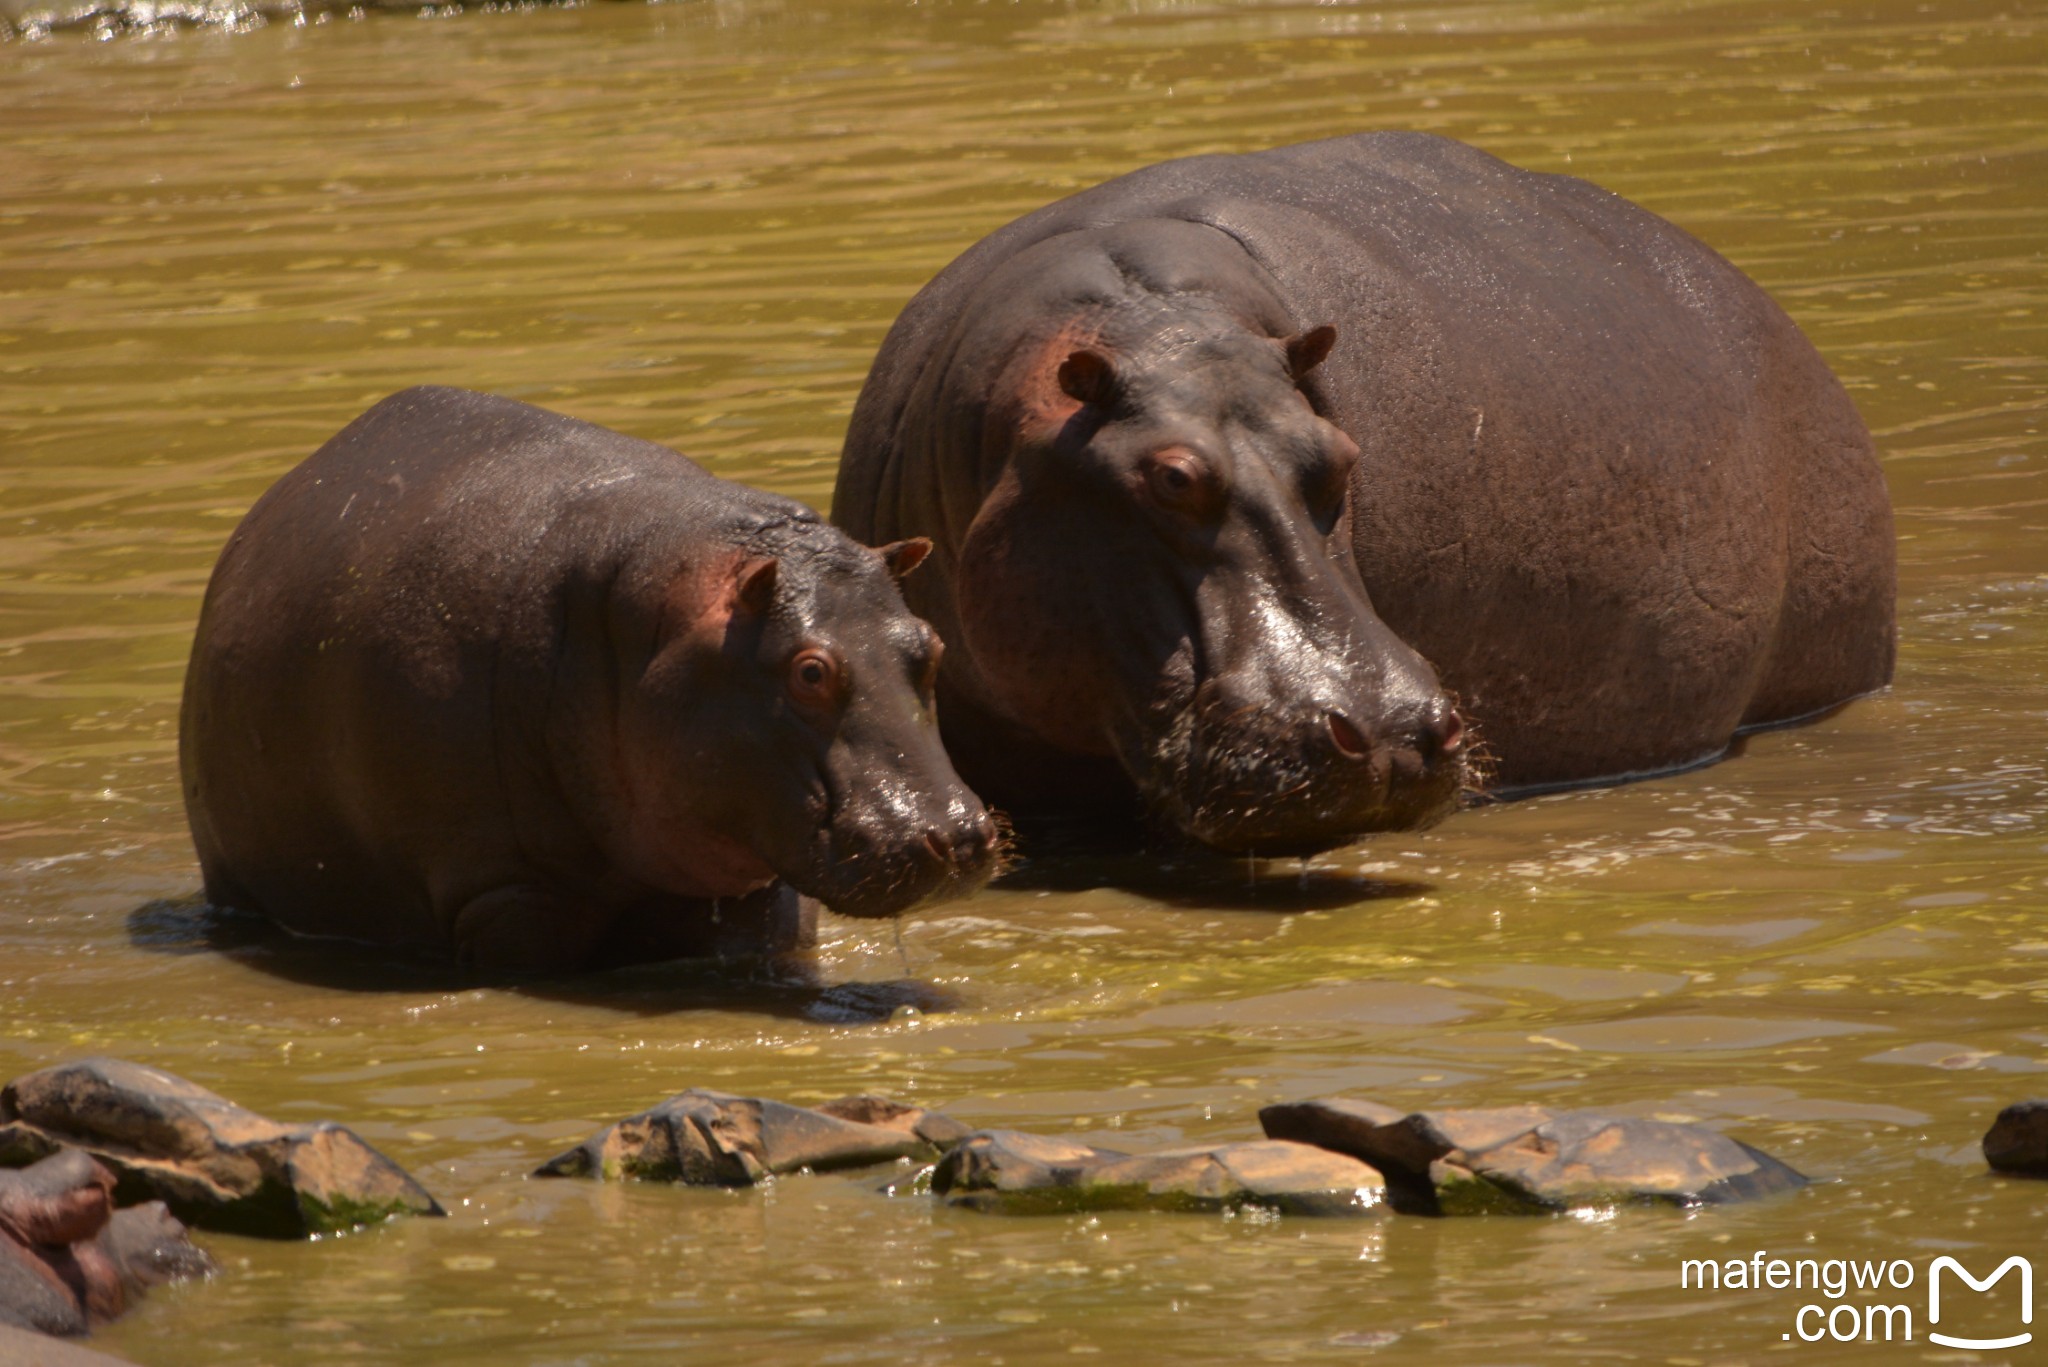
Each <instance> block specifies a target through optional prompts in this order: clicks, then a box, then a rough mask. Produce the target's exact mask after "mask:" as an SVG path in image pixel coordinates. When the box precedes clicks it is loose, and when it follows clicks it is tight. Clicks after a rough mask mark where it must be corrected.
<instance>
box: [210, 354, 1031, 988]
mask: <svg viewBox="0 0 2048 1367" xmlns="http://www.w3.org/2000/svg"><path fill="white" fill-rule="evenodd" d="M928 549H929V546H928V544H927V543H926V542H925V541H923V540H919V539H904V540H898V541H896V542H893V543H891V544H889V545H885V546H883V547H881V548H880V549H879V550H873V549H869V548H867V547H864V546H860V545H857V544H855V543H854V542H853V541H852V540H850V539H849V538H848V537H847V536H846V535H845V534H844V533H842V532H840V531H839V530H838V529H837V528H834V527H832V526H831V525H830V524H828V523H826V522H825V521H823V520H822V519H821V518H820V517H819V516H818V515H817V514H816V513H814V512H812V511H811V510H809V509H807V508H805V507H803V506H802V505H801V504H798V503H795V502H792V501H791V500H789V499H786V498H781V497H778V496H775V495H772V494H767V493H762V492H760V491H757V490H753V489H749V488H746V487H744V486H742V485H738V484H733V483H730V482H728V481H725V480H721V479H718V478H716V477H714V476H713V475H711V474H710V473H708V472H707V471H705V470H704V469H702V468H701V467H700V466H698V465H696V464H695V463H693V462H692V461H690V460H689V459H687V458H686V457H684V456H682V455H679V454H678V453H676V452H674V451H672V450H669V449H668V448H667V447H663V446H658V445H656V444H654V443H652V442H647V441H641V440H638V439H636V438H632V437H627V436H623V435H621V434H619V433H616V432H610V431H607V430H605V429H603V428H600V427H596V426H592V425H591V424H588V423H584V422H579V421H576V420H574V419H572V418H568V417H564V416H561V415H559V414H556V413H550V412H547V411H545V410H543V409H539V408H534V407H531V406H529V405H526V404H523V403H518V402H515V401H513V400H510V399H505V398H497V397H493V396H490V395H485V394H477V393H471V392H468V391H464V390H459V389H449V388H440V387H424V388H416V389H408V390H405V391H403V392H402V393H398V394H394V395H392V396H391V397H390V398H387V399H385V400H383V401H382V402H380V403H378V404H376V405H375V406H374V407H372V408H371V409H370V410H369V411H367V412H366V413H364V414H363V415H362V416H361V417H359V418H357V419H356V420H355V421H354V422H352V423H350V424H349V425H348V426H347V427H346V428H345V429H343V430H342V431H341V432H340V433H339V434H338V435H336V436H335V437H334V438H333V439H332V440H331V441H329V442H328V443H327V444H326V445H325V446H322V447H321V448H320V449H319V450H318V451H316V452H314V453H313V455H312V456H310V457H308V458H307V459H306V460H305V461H304V462H303V463H302V464H300V465H299V466H298V467H296V468H295V469H293V470H292V471H290V472H289V473H287V474H286V475H285V476H284V477H283V478H282V479H280V480H279V481H278V482H277V483H276V484H275V485H274V486H273V487H272V488H271V489H270V490H269V491H268V492H267V493H265V494H264V495H263V497H262V498H261V499H259V500H258V501H257V503H256V505H255V506H254V507H253V508H251V509H250V511H249V513H248V515H247V517H245V518H244V519H243V521H242V523H241V525H240V526H239V527H238V528H237V529H236V531H235V533H234V535H233V537H232V538H231V539H230V540H229V542H228V544H227V547H226V549H225V550H224V551H223V552H222V553H221V557H220V561H219V564H218V565H217V567H216V568H215V570H214V572H213V578H212V581H211V583H210V584H209V585H208V586H207V591H206V598H205V603H204V606H203V608H202V611H201V614H200V619H199V628H198V634H197V636H196V638H195V640H194V642H193V646H192V659H191V665H190V668H189V670H188V672H187V674H186V680H185V696H184V707H183V713H182V717H181V729H180V734H179V759H180V763H181V768H182V771H183V782H184V794H185V802H186V808H187V812H188V814H189V817H190V820H191V826H192V837H193V842H194V844H195V845H196V846H197V848H198V852H199V864H200V869H201V872H202V874H203V876H204V879H205V888H206V896H207V899H208V900H209V901H210V902H212V903H213V904H214V905H216V906H221V907H232V908H239V909H243V910H246V911H251V912H257V913H260V914H262V915H263V916H266V917H268V918H270V919H271V920H273V921H275V922H276V923H278V924H279V925H281V926H283V927H285V928H286V929H288V930H291V931H296V932H299V933H301V934H305V935H316V936H334V937H341V938H346V939H352V940H358V941H367V942H370V943H373V944H377V945H384V946H404V947H414V948H417V949H420V950H423V951H427V952H428V954H429V955H444V956H445V955H451V954H452V956H453V957H454V959H455V960H456V961H457V962H458V963H460V964H462V965H465V966H467V967H469V968H471V969H474V970H477V971H481V972H488V973H498V972H503V973H509V974H514V975H532V974H546V973H556V972H562V971H568V970H573V969H577V968H581V967H585V966H593V965H607V964H612V963H624V962H634V961H643V962H644V961H651V960H655V959H665V958H675V957H680V956H683V955H686V954H704V953H726V952H769V951H775V950H780V949H787V948H792V947H794V946H796V945H798V944H800V943H801V942H802V941H803V939H804V936H805V934H806V933H807V932H806V925H807V919H806V915H805V913H806V912H807V911H808V909H809V908H808V904H807V903H805V902H803V901H802V900H801V898H800V897H799V896H798V894H801V895H802V897H805V898H815V899H816V900H817V901H818V902H821V903H823V904H824V905H825V906H827V907H829V908H831V909H833V910H835V911H838V912H842V913H844V914H846V915H850V916H858V917H887V916H894V915H896V914H898V913H900V912H902V911H903V910H905V909H906V908H908V907H910V906H911V905H912V904H914V903H916V902H918V901H920V900H922V899H925V898H936V897H943V896H947V895H955V894H960V893H964V892H968V891H971V890H972V889H974V888H975V887H978V886H979V885H980V884H981V883H982V882H984V881H986V880H987V878H988V877H989V875H990V873H991V871H992V869H993V866H994V861H995V858H996V853H997V838H996V833H995V830H994V827H993V824H992V822H991V820H990V817H989V814H988V812H987V810H986V809H985V808H984V807H983V806H982V804H981V803H980V801H979V800H978V799H977V798H976V797H975V796H974V794H973V793H972V792H970V791H969V790H968V789H967V788H966V787H965V786H964V785H963V784H962V783H961V781H960V779H959V777H958V775H957V774H955V772H954V770H953V768H952V766H951V765H950V764H949V763H948V761H947V758H946V755H945V752H944V749H943V747H942V745H941V742H940V739H939V735H938V731H937V728H936V725H935V724H934V721H933V717H932V705H933V698H932V690H933V686H934V680H935V676H936V671H937V669H938V666H939V659H940V652H941V646H940V642H939V639H938V637H937V636H936V635H935V634H934V633H933V632H932V630H931V628H930V627H928V626H927V625H925V624H924V623H923V622H921V621H919V620H918V619H917V618H915V617H913V616H912V615H911V614H910V613H909V612H908V611H907V610H906V609H905V607H904V605H903V600H902V597H901V595H900V593H899V592H898V589H897V586H896V580H897V579H898V578H899V577H900V576H902V575H904V574H907V573H909V572H910V571H911V570H912V569H913V568H914V567H915V566H916V565H917V563H918V562H919V561H920V560H921V559H923V558H924V556H925V553H926V551H927V550H928Z"/></svg>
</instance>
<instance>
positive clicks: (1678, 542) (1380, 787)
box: [833, 133, 1894, 852]
mask: <svg viewBox="0 0 2048 1367" xmlns="http://www.w3.org/2000/svg"><path fill="white" fill-rule="evenodd" d="M833 515H834V517H835V519H836V520H837V521H838V522H839V523H840V525H841V526H843V527H845V528H846V529H847V530H848V531H850V532H851V533H852V534H853V535H855V536H857V537H860V538H861V539H863V540H886V539H889V538H893V537H899V536H911V535H917V536H926V537H930V538H931V539H932V541H933V542H934V543H935V550H934V552H933V555H932V561H933V566H932V568H930V569H927V570H926V571H925V572H924V574H922V575H921V576H920V577H919V579H918V580H917V581H916V582H915V583H914V584H912V585H911V586H909V588H908V590H907V594H908V599H909V602H910V604H911V606H912V608H913V609H914V610H915V611H917V612H918V613H919V614H920V615H922V616H924V617H926V618H928V619H929V620H930V621H931V622H932V623H933V624H934V625H935V626H936V627H937V628H938V629H939V631H940V633H941V634H942V635H943V636H944V637H945V638H946V640H947V641H948V642H949V643H950V644H951V645H952V646H953V647H954V649H953V650H952V652H951V653H950V654H949V655H948V656H947V658H946V664H945V668H944V670H943V671H942V673H941V676H940V686H939V695H940V698H941V700H942V701H941V713H942V717H943V724H944V727H945V733H946V739H947V743H948V746H949V747H950V749H951V750H952V753H953V757H954V761H955V763H956V764H958V765H959V768H960V771H961V773H962V774H963V775H965V776H966V778H967V780H968V781H969V782H971V783H973V784H974V785H975V786H976V788H977V789H978V791H980V792H981V793H982V795H983V796H984V797H986V798H988V799H989V800H990V801H992V802H995V803H998V804H999V805H1005V806H1009V807H1011V808H1012V809H1013V810H1014V811H1015V812H1016V813H1017V814H1018V815H1020V816H1023V817H1027V818H1028V817H1030V816H1033V815H1043V816H1059V815H1068V814H1076V813H1078V812H1080V811H1082V810H1084V809H1087V808H1089V807H1091V806H1094V807H1099V806H1100V805H1101V804H1103V803H1105V802H1106V803H1108V804H1109V805H1111V806H1115V805H1118V804H1121V805H1123V806H1125V807H1129V806H1131V805H1133V803H1134V802H1135V803H1136V804H1138V805H1141V806H1142V807H1144V808H1147V809H1149V810H1150V812H1151V813H1152V814H1153V815H1154V816H1155V817H1156V818H1157V819H1159V820H1161V821H1163V822H1164V824H1166V825H1168V826H1169V827H1175V828H1178V829H1180V830H1182V831H1184V832H1186V833H1188V834H1190V835H1193V836H1195V837H1197V838H1198V839H1200V840H1202V841H1205V842H1207V843H1208V844H1210V845H1213V846H1217V847H1220V848H1223V849H1230V850H1246V849H1255V850H1272V851H1276V852H1277V851H1284V850H1289V849H1297V850H1298V849H1304V848H1313V847H1316V846H1327V845H1329V844H1333V843H1336V842H1340V841H1342V840H1344V839H1345V838H1346V837H1349V836H1351V835H1353V834H1355V833H1358V832H1361V831H1365V830H1370V829H1373V828H1376V827H1389V826H1405V825H1411V824H1415V823H1419V822H1423V821H1427V820H1429V819H1430V818H1432V817H1433V816H1435V815H1437V814H1438V813H1440V812H1441V811H1443V810H1444V808H1445V806H1446V804H1448V803H1450V802H1451V801H1452V800H1453V798H1454V796H1455V793H1456V790H1457V789H1458V787H1459V785H1460V783H1461V782H1463V781H1464V780H1465V777H1466V771H1467V769H1468V766H1469V767H1479V766H1474V765H1473V762H1472V760H1471V759H1470V756H1471V755H1472V754H1473V752H1474V750H1475V749H1478V748H1480V747H1482V746H1483V751H1484V753H1485V755H1486V756H1487V760H1486V763H1485V765H1484V766H1483V767H1484V768H1485V769H1487V770H1490V772H1491V775H1492V778H1493V781H1494V782H1495V783H1497V784H1498V785H1500V786H1501V787H1502V788H1504V789H1513V788H1518V787H1527V786H1533V785H1553V784H1568V783H1580V782H1586V781H1591V780H1598V779H1611V778H1618V777H1623V776H1629V775H1639V774H1645V773H1652V772H1656V771H1660V770H1668V769H1673V768H1677V767H1681V766H1685V765H1690V764H1694V763H1698V762H1700V761H1703V760H1707V759H1710V758H1712V757H1714V756H1716V755H1719V754H1720V753H1722V752H1723V751H1724V750H1725V749H1726V748H1727V746H1728V744H1729V742H1730V739H1731V738H1732V737H1733V736H1734V735H1735V734H1736V733H1737V732H1738V731H1741V730H1742V729H1744V728H1749V727H1757V726H1764V725H1769V724H1772V723H1776V722H1782V721H1788V720H1791V719H1795V718H1799V717H1804V716H1809V715H1812V714H1814V713H1816V712H1819V711H1822V710H1824V709H1826V708H1829V707H1831V706H1833V705H1835V704H1837V703H1840V702H1841V701H1843V700H1844V699H1847V698H1851V697H1854V696H1856V695H1858V694H1860V693H1865V692H1868V691H1870V690H1872V689H1875V688H1878V687H1879V686H1881V685H1883V684H1884V683H1885V682H1886V681H1887V680H1888V679H1889V677H1890V674H1891V667H1892V649H1893V628H1892V599H1893V581H1894V557H1893V546H1892V531H1891V512H1890V505H1889V503H1888V501H1887V498H1886V494H1885V488H1884V482H1883V479H1882V477H1881V476H1880V474H1879V471H1878V466H1877V462H1876V459H1875V457H1874V454H1873V452H1872V449H1871V443H1870V438H1869V435H1868V433H1867V432H1866V431H1865V429H1864V427H1863V424H1862V422H1861V421H1860V420H1859V419H1858V418H1857V415H1856V412H1855V409H1854V408H1853V407H1852V406H1851V405H1850V403H1849V400H1848V398H1847V396H1846V395H1845V394H1844V393H1843V390H1842V387H1841V386H1840V384H1838V383H1837V382H1836V380H1835V379H1834V377H1833V376H1832V375H1831V374H1830V373H1829V372H1828V369H1827V367H1826V365H1825V364H1824V363H1823V362H1822V361H1821V359H1820V357H1819V355H1818V354H1817V353H1816V352H1815V351H1814V349H1813V347H1812V346H1811V345H1810V344H1809V343H1808V342H1807V341H1806V339H1805V338H1804V337H1803V336H1802V335H1801V334H1800V332H1799V330H1798V328H1797V327H1795V326H1794V325H1793V323H1792V322H1791V320H1790V319H1788V318H1787V317H1786V316H1785V314H1784V313H1783V312H1782V311H1781V310H1780V309H1779V308H1778V307H1777V306H1776V305H1775V304H1773V303H1772V302H1771V301H1770V299H1768V298H1767V297H1766V296H1765V295H1764V293H1763V292H1762V291H1761V290H1760V289H1759V288H1758V287H1757V286H1756V285H1755V284H1753V283H1752V282H1751V281H1749V280H1748V279H1747V278H1745V277H1744V276H1743V275H1742V273H1741V272H1739V271H1737V270H1736V269H1735V268H1734V267H1733V266H1731V265H1729V264H1728V262H1726V261H1724V260H1723V259H1722V258H1721V257H1719V256H1717V255H1716V254H1715V253H1714V252H1712V251H1711V250H1709V249H1708V248H1707V247H1705V246H1703V245H1701V244H1700V243H1699V242H1697V241H1695V240H1694V239H1693V238H1692V237H1690V236H1688V235H1687V234H1685V233H1684V232H1682V231H1680V230H1679V229H1677V228H1675V227H1673V226H1672V225H1670V224H1669V223H1666V222H1664V221H1663V220H1662V219H1659V218H1657V217H1656V216H1654V215H1652V214H1650V213H1647V212H1645V211H1644V210H1642V209H1639V208H1637V207H1635V206H1634V205H1632V204H1629V203H1627V202H1626V201H1624V200H1622V199H1620V198H1619V197H1617V196H1615V195H1612V194H1609V193H1608V192H1606V191H1604V190H1601V189H1599V188H1597V187H1595V186H1593V185H1589V184H1587V183H1586V182H1585V181H1582V180H1575V179H1572V178H1570V177H1565V176H1552V175H1538V174H1533V173H1530V172H1527V171H1522V170H1518V169H1516V168H1515V167H1512V166H1509V165H1507V164H1505V163H1504V162H1501V161H1498V160H1496V159H1494V158H1493V157H1490V156H1488V155H1486V154H1485V153H1483V152H1480V151H1477V150H1475V149H1473V148H1470V147H1467V146H1464V145H1462V144H1460V143H1456V142H1452V141H1449V140H1446V139H1443V138H1437V137H1430V136H1425V135H1421V134H1402V133H1377V134H1360V135H1357V136H1352V137H1342V138H1332V139H1329V140H1327V141H1322V142H1312V143H1305V144H1302V145H1299V146H1294V147H1283V148H1279V149H1276V150H1272V151H1265V152H1257V153H1252V154H1249V155H1244V156H1205V157H1192V158H1189V159H1186V160H1183V161H1172V162H1167V163H1164V164H1162V165H1159V166H1153V167H1150V168H1147V169H1145V170H1141V171H1137V172H1134V173H1132V174H1130V175H1127V176H1123V177H1121V178H1119V179H1117V180H1112V181H1110V182H1108V183H1106V184H1104V185H1099V186H1097V187H1095V188H1094V189H1091V190H1086V191H1083V192H1082V193H1080V194H1077V195H1074V196H1072V197H1071V198H1068V199H1065V200H1062V201H1060V202H1058V203H1056V204H1052V205H1049V206H1047V207H1046V208H1043V209H1040V210H1038V211H1037V212H1035V213H1032V214H1029V215H1027V216H1025V217H1024V218H1021V219H1019V220H1017V221H1016V222H1014V223H1012V224H1010V225H1009V226H1008V227H1005V228H1003V229H1001V230H999V231H997V232H996V233H994V234H992V235H991V236H989V237H988V238H986V239H984V240H983V241H982V242H980V243H979V244H977V245H976V246H974V247H973V248H971V249H970V250H968V251H967V252H966V253H965V254H964V255H962V256H961V257H960V258H959V259H958V260H956V261H955V262H953V264H952V265H950V266H949V267H947V268H946V269H945V270H944V271H943V272H941V273H940V274H939V276H938V277H937V278H936V279H934V280H933V281H932V282H931V283H930V284H929V285H927V286H926V287H925V288H924V289H923V290H922V291H921V292H920V293H919V294H918V295H917V296H916V298H914V299H913V300H911V302H910V304H909V306H908V307H906V308H905V309H904V311H903V314H902V316H901V317H900V318H898V319H897V321H896V324H895V326H894V328H893V329H892V330H891V331H890V333H889V335H888V338H887V340H886V341H885V342H884V343H883V345H882V349H881V352H880V354H879V355H878V356H877V358H876V360H875V363H874V368H873V370H872V372H871V373H870V375H869V376H868V381H867V384H866V387H865V388H864V389H863V390H862V391H861V395H860V400H859V403H858V404H857V406H856V407H855V410H854V414H853V421H852V426H851V430H850V432H849V434H848V437H847V442H846V455H845V461H844V463H843V465H842V467H841V471H840V476H839V486H838V490H837V494H836V497H835V501H834V510H833ZM1453 700H1454V701H1455V704H1456V710H1455V711H1453V710H1452V709H1451V706H1450V704H1451V702H1452V701H1453ZM1461 720H1462V721H1464V722H1469V723H1470V724H1471V729H1470V730H1469V731H1463V732H1461V726H1460V722H1461ZM1475 737H1476V738H1477V743H1476V744H1475V740H1474V738H1475Z"/></svg>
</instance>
